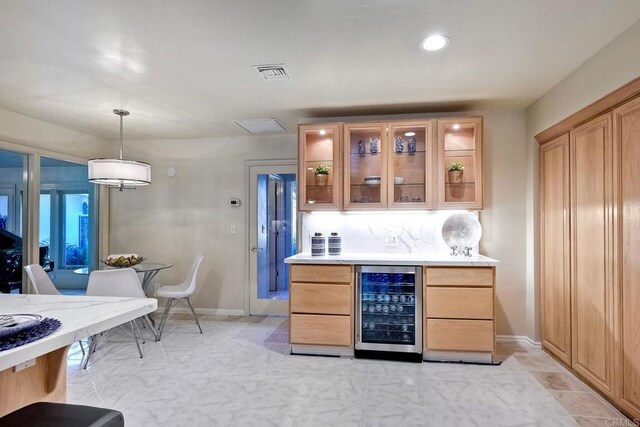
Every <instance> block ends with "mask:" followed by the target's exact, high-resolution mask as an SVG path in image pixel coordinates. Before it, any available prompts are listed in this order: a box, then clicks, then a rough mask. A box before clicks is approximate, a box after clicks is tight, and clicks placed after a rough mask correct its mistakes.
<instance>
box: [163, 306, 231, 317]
mask: <svg viewBox="0 0 640 427" xmlns="http://www.w3.org/2000/svg"><path fill="white" fill-rule="evenodd" d="M164 309H165V307H164V306H162V307H158V312H159V313H163V312H164ZM195 310H196V314H217V315H222V316H244V310H233V309H228V308H196V309H195ZM171 312H172V313H191V312H190V311H189V310H188V309H187V308H186V307H174V308H173V310H171Z"/></svg>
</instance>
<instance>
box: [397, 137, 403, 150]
mask: <svg viewBox="0 0 640 427" xmlns="http://www.w3.org/2000/svg"><path fill="white" fill-rule="evenodd" d="M403 151H404V139H402V137H401V136H398V137H396V153H398V154H402V152H403Z"/></svg>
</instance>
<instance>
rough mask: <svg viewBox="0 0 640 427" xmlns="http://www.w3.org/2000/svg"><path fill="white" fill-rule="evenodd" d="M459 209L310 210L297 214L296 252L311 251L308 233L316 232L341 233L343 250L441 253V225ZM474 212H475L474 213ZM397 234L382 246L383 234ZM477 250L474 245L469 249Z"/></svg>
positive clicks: (357, 251) (384, 236)
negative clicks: (392, 242)
mask: <svg viewBox="0 0 640 427" xmlns="http://www.w3.org/2000/svg"><path fill="white" fill-rule="evenodd" d="M457 212H460V211H433V212H388V211H387V212H366V213H365V212H354V213H351V212H350V213H338V212H313V213H301V214H300V216H299V220H300V221H301V236H300V238H301V242H299V244H298V247H299V248H300V250H299V251H300V252H304V253H310V252H311V236H312V235H313V233H316V232H320V233H322V234H323V235H325V236H328V235H329V234H330V233H332V232H337V233H338V234H339V235H340V236H342V252H343V253H372V252H373V253H384V252H387V253H414V254H425V255H444V254H448V253H449V252H450V250H449V248H448V247H447V245H446V244H445V242H444V240H442V234H441V233H442V224H443V223H444V221H445V220H446V219H447V218H448V217H449V216H450V215H452V214H454V213H457ZM474 214H475V215H477V213H474ZM389 233H395V234H396V235H397V236H398V246H397V247H387V246H386V245H385V243H386V239H387V235H388V234H389ZM473 252H474V253H476V254H477V253H478V248H477V247H475V248H473Z"/></svg>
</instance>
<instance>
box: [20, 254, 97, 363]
mask: <svg viewBox="0 0 640 427" xmlns="http://www.w3.org/2000/svg"><path fill="white" fill-rule="evenodd" d="M24 271H26V272H27V276H29V280H31V284H32V285H33V290H34V291H36V294H38V295H60V291H59V290H58V288H56V285H54V284H53V282H52V281H51V278H50V277H49V275H48V274H47V272H46V271H44V268H42V266H41V265H40V264H30V265H27V266H25V267H24ZM78 344H79V345H80V351H82V355H83V356H84V355H85V352H84V346H83V345H82V341H78Z"/></svg>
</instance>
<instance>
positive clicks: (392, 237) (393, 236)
mask: <svg viewBox="0 0 640 427" xmlns="http://www.w3.org/2000/svg"><path fill="white" fill-rule="evenodd" d="M384 245H385V246H386V247H388V248H397V247H398V233H395V232H393V231H387V238H386V239H385V242H384Z"/></svg>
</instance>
